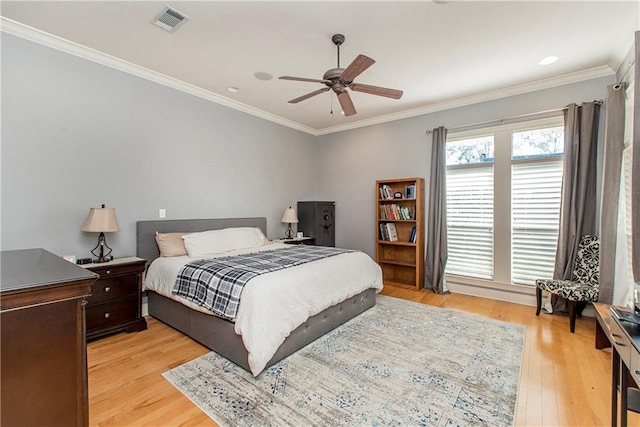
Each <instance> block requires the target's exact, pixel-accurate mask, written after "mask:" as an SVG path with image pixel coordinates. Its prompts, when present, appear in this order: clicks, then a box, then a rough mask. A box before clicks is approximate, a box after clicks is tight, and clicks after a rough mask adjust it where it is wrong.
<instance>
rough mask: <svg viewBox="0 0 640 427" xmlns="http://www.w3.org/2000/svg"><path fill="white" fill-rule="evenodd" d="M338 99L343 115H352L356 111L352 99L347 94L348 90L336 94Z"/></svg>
mask: <svg viewBox="0 0 640 427" xmlns="http://www.w3.org/2000/svg"><path fill="white" fill-rule="evenodd" d="M338 101H340V106H341V107H342V112H343V113H344V115H345V116H352V115H354V114H355V113H356V107H354V106H353V101H351V97H350V96H349V92H347V91H344V92H341V93H339V94H338Z"/></svg>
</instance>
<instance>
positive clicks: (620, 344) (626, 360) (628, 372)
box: [593, 303, 640, 427]
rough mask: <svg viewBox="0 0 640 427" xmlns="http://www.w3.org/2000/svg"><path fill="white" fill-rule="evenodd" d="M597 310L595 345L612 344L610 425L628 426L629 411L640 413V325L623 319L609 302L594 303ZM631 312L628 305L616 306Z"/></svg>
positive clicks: (602, 346) (600, 346)
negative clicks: (618, 317)
mask: <svg viewBox="0 0 640 427" xmlns="http://www.w3.org/2000/svg"><path fill="white" fill-rule="evenodd" d="M593 307H594V308H595V312H596V320H597V322H596V343H595V344H596V348H597V349H602V348H605V347H612V352H611V361H612V363H611V425H612V426H613V427H617V425H618V390H619V391H620V408H621V409H620V426H621V427H626V425H627V411H628V410H629V411H634V412H640V392H639V391H638V390H637V389H636V387H637V385H638V384H640V326H638V325H635V324H632V323H629V322H624V321H621V320H619V319H617V318H616V317H615V316H613V315H612V314H611V311H610V308H611V306H610V305H609V304H601V303H594V304H593ZM615 308H618V309H620V310H626V311H629V309H628V308H625V307H615Z"/></svg>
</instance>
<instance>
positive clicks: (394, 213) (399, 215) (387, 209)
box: [380, 203, 415, 221]
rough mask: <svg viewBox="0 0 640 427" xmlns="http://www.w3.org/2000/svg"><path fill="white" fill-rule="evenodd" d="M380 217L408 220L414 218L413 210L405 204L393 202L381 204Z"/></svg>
mask: <svg viewBox="0 0 640 427" xmlns="http://www.w3.org/2000/svg"><path fill="white" fill-rule="evenodd" d="M380 219H386V220H404V221H409V220H413V219H415V211H414V210H413V209H410V208H408V207H407V206H399V205H396V204H395V203H392V204H390V205H381V206H380Z"/></svg>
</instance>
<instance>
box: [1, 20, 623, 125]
mask: <svg viewBox="0 0 640 427" xmlns="http://www.w3.org/2000/svg"><path fill="white" fill-rule="evenodd" d="M0 31H1V32H5V33H8V34H12V35H14V36H17V37H20V38H23V39H26V40H29V41H32V42H34V43H38V44H41V45H43V46H47V47H50V48H52V49H56V50H59V51H62V52H65V53H68V54H70V55H74V56H77V57H79V58H83V59H86V60H89V61H92V62H95V63H97V64H101V65H104V66H107V67H110V68H113V69H115V70H118V71H122V72H125V73H128V74H131V75H134V76H137V77H141V78H143V79H146V80H149V81H152V82H155V83H158V84H161V85H164V86H167V87H170V88H173V89H176V90H179V91H181V92H185V93H188V94H190V95H193V96H197V97H199V98H202V99H206V100H208V101H211V102H215V103H217V104H221V105H224V106H226V107H229V108H233V109H234V110H238V111H241V112H243V113H246V114H249V115H252V116H255V117H259V118H261V119H264V120H268V121H270V122H273V123H277V124H280V125H282V126H286V127H289V128H291V129H295V130H298V131H301V132H304V133H307V134H310V135H313V136H321V135H327V134H331V133H336V132H343V131H346V130H352V129H358V128H362V127H366V126H372V125H377V124H381V123H386V122H391V121H396V120H402V119H407V118H411V117H415V116H421V115H425V114H430V113H435V112H439V111H444V110H449V109H452V108H458V107H464V106H467V105H471V104H477V103H480V102H486V101H493V100H496V99H499V98H506V97H509V96H514V95H521V94H524V93H529V92H535V91H538V90H543V89H549V88H553V87H557V86H562V85H566V84H571V83H577V82H581V81H585V80H590V79H595V78H600V77H606V76H610V75H613V74H615V71H614V70H612V69H611V67H609V66H600V67H595V68H590V69H587V70H583V71H577V72H574V73H568V74H563V75H561V76H556V77H550V78H546V79H541V80H536V81H533V82H526V83H521V84H517V85H513V86H508V87H503V88H498V89H495V90H490V91H485V92H479V93H476V94H472V95H469V96H462V97H459V98H451V99H447V100H443V101H438V102H435V103H433V104H429V105H427V106H424V107H419V108H414V109H410V110H406V111H401V112H398V113H393V114H387V115H384V116H379V117H374V118H371V119H364V120H359V121H356V122H352V123H348V124H344V125H339V126H333V127H329V128H324V129H314V128H312V127H309V126H305V125H302V124H300V123H296V122H294V121H292V120H288V119H285V118H283V117H280V116H277V115H275V114H271V113H268V112H266V111H263V110H260V109H257V108H254V107H251V106H249V105H246V104H243V103H241V102H237V101H234V100H233V99H230V98H226V97H224V96H220V95H218V94H215V93H213V92H210V91H207V90H204V89H202V88H199V87H197V86H195V85H192V84H190V83H186V82H183V81H181V80H178V79H175V78H173V77H169V76H166V75H164V74H161V73H158V72H156V71H152V70H149V69H147V68H144V67H141V66H138V65H135V64H132V63H130V62H128V61H124V60H122V59H119V58H116V57H114V56H111V55H107V54H105V53H103V52H100V51H97V50H95V49H91V48H89V47H86V46H83V45H81V44H78V43H74V42H72V41H69V40H66V39H63V38H61V37H57V36H54V35H52V34H49V33H46V32H44V31H41V30H38V29H36V28H33V27H30V26H28V25H24V24H22V23H19V22H17V21H14V20H12V19H8V18H5V17H3V16H0Z"/></svg>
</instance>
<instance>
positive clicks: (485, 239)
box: [446, 164, 493, 279]
mask: <svg viewBox="0 0 640 427" xmlns="http://www.w3.org/2000/svg"><path fill="white" fill-rule="evenodd" d="M447 234H448V242H449V243H448V251H449V260H448V262H447V266H446V273H447V274H456V275H460V276H467V277H477V278H483V279H492V278H493V164H489V165H478V166H473V167H465V168H449V169H448V170H447Z"/></svg>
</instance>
